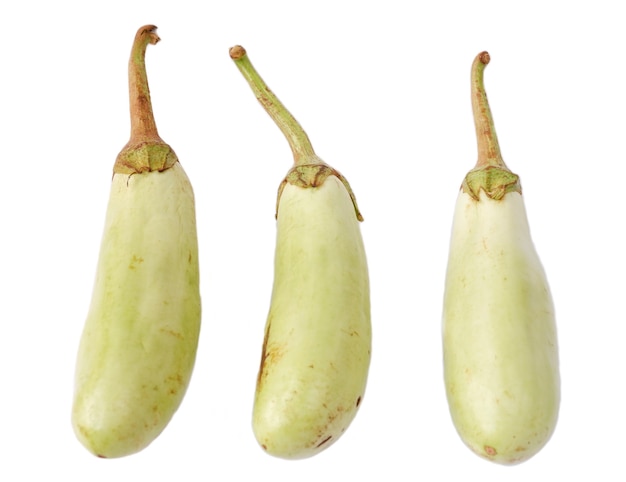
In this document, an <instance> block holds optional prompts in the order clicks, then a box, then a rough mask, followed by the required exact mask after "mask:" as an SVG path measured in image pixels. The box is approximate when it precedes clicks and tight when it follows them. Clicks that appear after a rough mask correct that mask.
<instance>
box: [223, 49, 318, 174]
mask: <svg viewBox="0 0 626 482" xmlns="http://www.w3.org/2000/svg"><path fill="white" fill-rule="evenodd" d="M229 53H230V58H231V59H233V60H234V61H235V65H237V68H238V69H239V71H240V72H241V73H242V74H243V76H244V78H245V79H246V80H247V82H248V84H249V85H250V88H251V89H252V91H253V92H254V95H255V96H256V98H257V100H258V101H259V102H260V103H261V105H262V106H263V108H264V109H265V111H266V112H267V113H268V114H269V115H270V117H271V118H272V119H273V120H274V122H275V123H276V125H277V126H278V127H279V129H280V130H281V131H282V133H283V134H284V136H285V137H286V138H287V142H289V147H291V152H292V153H293V159H294V163H295V165H296V166H302V165H305V164H323V161H322V160H321V159H319V158H318V157H317V155H316V154H315V151H314V150H313V146H312V145H311V141H310V140H309V137H308V136H307V135H306V132H304V129H302V126H300V124H299V123H298V121H297V120H296V119H295V118H294V117H293V116H292V115H291V113H290V112H289V111H288V110H287V108H286V107H285V106H284V105H283V103H282V102H281V101H280V100H279V99H278V97H276V96H275V95H274V93H273V92H272V91H271V90H270V88H269V87H268V86H267V84H266V83H265V81H264V80H263V79H262V78H261V76H260V75H259V73H258V72H257V71H256V69H255V68H254V66H253V65H252V63H251V62H250V59H249V58H248V54H247V53H246V50H245V49H244V48H243V47H242V46H241V45H236V46H235V47H232V48H231V49H230V52H229Z"/></svg>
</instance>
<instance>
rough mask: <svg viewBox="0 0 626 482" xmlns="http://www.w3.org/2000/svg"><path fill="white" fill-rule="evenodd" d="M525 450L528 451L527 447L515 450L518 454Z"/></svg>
mask: <svg viewBox="0 0 626 482" xmlns="http://www.w3.org/2000/svg"><path fill="white" fill-rule="evenodd" d="M524 450H526V447H516V449H515V451H516V452H523V451H524Z"/></svg>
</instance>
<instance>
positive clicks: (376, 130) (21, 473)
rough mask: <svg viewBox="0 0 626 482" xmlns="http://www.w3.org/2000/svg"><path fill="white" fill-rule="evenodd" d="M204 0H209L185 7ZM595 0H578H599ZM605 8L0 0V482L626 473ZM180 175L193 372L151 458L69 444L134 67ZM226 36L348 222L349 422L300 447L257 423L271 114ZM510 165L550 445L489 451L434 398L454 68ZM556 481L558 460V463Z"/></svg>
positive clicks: (611, 64) (467, 164) (457, 82)
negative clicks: (354, 267)
mask: <svg viewBox="0 0 626 482" xmlns="http://www.w3.org/2000/svg"><path fill="white" fill-rule="evenodd" d="M201 5H203V6H201ZM591 5H593V6H591ZM618 5H619V2H608V1H599V0H596V1H595V2H593V3H592V2H578V1H570V2H565V1H563V2H556V1H552V2H550V1H545V0H544V1H539V2H538V1H531V0H529V1H526V2H520V3H514V2H501V1H493V2H487V1H458V2H452V1H437V2H435V1H431V2H410V1H399V0H385V1H384V2H383V1H378V2H373V1H360V2H356V1H355V2H348V1H339V0H332V1H326V0H316V1H315V2H305V1H301V2H298V1H276V0H266V1H253V0H241V1H238V2H235V1H232V2H229V1H213V2H190V1H184V0H177V1H175V2H173V1H156V0H152V1H135V2H130V1H124V2H117V1H107V2H78V1H76V2H70V1H64V0H57V1H54V2H52V1H51V2H47V1H43V0H42V1H30V2H29V1H22V2H3V3H2V7H0V58H1V62H0V147H1V149H0V162H1V165H2V171H1V172H2V174H1V179H2V181H1V187H0V212H1V221H0V226H2V227H1V228H0V229H1V231H0V236H1V237H0V323H1V325H0V326H1V330H0V480H3V481H4V480H6V481H14V480H15V481H22V480H48V479H51V478H59V480H66V481H79V480H89V481H92V482H95V481H100V480H102V481H105V480H106V481H111V480H115V481H134V480H157V479H158V480H166V479H167V480H185V481H195V480H220V481H241V480H251V479H254V480H262V481H265V480H268V481H270V480H271V481H272V482H277V481H283V480H291V481H293V480H297V481H300V482H304V481H313V480H315V481H319V480H325V481H335V480H337V481H339V480H389V481H403V480H433V481H437V480H453V477H463V478H470V479H481V480H482V481H483V482H486V481H494V480H503V479H505V480H507V481H521V480H524V481H527V480H535V481H543V480H546V481H548V480H550V481H552V480H565V479H568V480H569V479H570V478H571V477H572V476H579V477H582V478H583V480H602V481H611V480H624V479H623V478H624V473H625V472H626V469H624V465H623V456H624V450H623V446H624V437H623V434H624V431H625V430H626V410H625V409H624V407H625V406H626V390H625V389H624V383H625V382H624V370H625V368H626V350H625V349H624V346H625V345H624V339H625V335H626V329H625V322H626V318H625V316H624V299H625V298H626V293H625V284H624V279H623V276H622V273H623V271H624V268H625V267H626V257H625V256H624V250H625V248H626V235H625V234H624V230H623V226H624V224H625V216H624V195H623V189H624V187H623V182H624V175H625V174H626V167H625V164H626V159H625V156H624V151H625V143H624V139H625V138H626V122H625V112H626V96H625V91H626V68H625V65H626V29H625V28H624V25H625V23H624V15H623V14H621V12H622V10H621V9H619V8H618ZM148 23H152V24H156V25H157V26H158V27H159V30H158V33H159V35H160V37H161V39H162V41H161V42H160V43H159V44H158V45H157V46H149V47H148V51H147V68H148V77H149V82H150V88H151V92H152V100H153V105H154V111H155V115H156V120H157V125H158V127H159V132H160V134H161V136H162V137H163V139H164V140H165V141H166V142H168V143H169V144H170V145H171V146H172V147H173V148H174V149H175V150H176V152H177V154H178V156H179V158H180V161H181V163H182V165H183V167H184V168H185V170H186V172H187V174H188V175H189V177H190V178H191V181H192V183H193V185H194V188H195V192H196V201H197V215H198V230H199V242H200V250H201V252H200V257H201V292H202V299H203V327H202V333H201V338H200V346H199V351H198V357H197V362H196V368H195V371H194V375H193V378H192V381H191V385H190V387H189V390H188V392H187V395H186V397H185V400H184V401H183V404H182V405H181V407H180V409H179V411H178V412H177V414H176V415H175V417H174V419H173V420H172V422H171V423H170V424H169V426H168V427H167V428H166V430H165V431H164V432H163V433H162V435H161V436H160V437H159V438H158V439H157V440H156V441H155V442H154V443H153V444H152V445H150V446H149V447H148V448H147V449H145V450H144V451H142V452H140V453H138V454H136V455H132V456H129V457H126V458H122V459H116V460H102V459H97V458H96V457H94V456H92V455H91V454H89V453H88V452H87V451H86V450H85V449H84V448H83V447H82V446H81V445H80V443H79V442H78V441H77V440H76V438H75V436H74V434H73V432H72V428H71V424H70V411H71V402H72V390H73V370H74V362H75V355H76V349H77V345H78V341H79V337H80V334H81V330H82V325H83V322H84V318H85V315H86V313H87V308H88V305H89V301H90V297H91V289H92V282H93V278H94V275H95V266H96V260H97V256H98V250H99V243H100V236H101V234H102V227H103V223H104V214H105V208H106V203H107V200H108V194H109V184H110V179H111V169H112V165H113V162H114V160H115V157H116V155H117V153H118V152H119V150H120V149H121V148H122V146H123V145H124V144H125V143H126V141H127V140H128V135H129V116H128V94H127V77H126V74H127V71H126V68H127V61H128V56H129V53H130V48H131V44H132V40H133V38H134V35H135V32H136V30H137V29H138V28H139V27H140V26H142V25H144V24H148ZM235 44H241V45H243V46H244V47H246V49H247V50H248V53H249V55H250V58H251V60H252V62H253V63H254V65H255V66H256V67H257V69H258V70H259V71H260V73H261V75H262V76H263V77H264V78H265V80H266V81H267V82H268V84H269V85H270V87H271V88H272V90H273V91H274V92H275V93H276V94H277V95H278V96H279V97H280V98H281V100H282V101H283V102H284V103H285V104H286V106H287V107H288V108H289V109H290V111H291V112H292V113H293V114H294V115H295V117H296V118H297V119H298V120H299V121H300V123H301V124H302V125H303V127H304V128H305V129H306V131H307V133H308V134H309V137H310V138H311V140H312V142H313V145H314V147H315V148H316V151H317V153H318V154H319V155H320V157H322V158H323V159H324V160H325V161H327V162H328V163H329V164H331V165H333V166H334V167H336V168H338V169H339V170H340V171H341V172H342V173H343V174H345V175H346V177H347V178H348V179H349V181H350V183H351V185H352V187H353V189H354V191H355V193H356V195H357V198H358V201H359V205H360V208H361V211H362V213H363V215H364V217H365V221H364V223H363V224H362V232H363V237H364V240H365V245H366V249H367V254H368V259H369V266H370V276H371V285H372V300H371V301H372V315H373V319H372V322H373V329H374V341H373V358H372V363H371V370H370V377H369V383H368V390H367V393H366V396H365V399H364V401H363V404H362V405H361V409H360V411H359V413H358V415H357V417H356V419H355V420H354V422H353V424H352V425H351V426H350V428H349V430H348V431H347V432H346V433H345V435H344V436H343V437H342V438H341V439H340V440H339V441H338V442H337V443H336V444H335V445H333V446H332V447H331V448H329V449H328V450H327V451H325V452H323V453H321V454H320V455H318V456H316V457H314V458H311V459H307V460H301V461H283V460H280V459H275V458H272V457H270V456H268V455H266V454H265V453H264V452H263V451H262V450H261V449H260V448H259V447H258V446H257V443H256V441H255V439H254V437H253V434H252V430H251V422H250V419H251V409H252V399H253V393H254V384H255V378H256V373H257V369H258V363H259V359H260V350H261V342H262V336H263V326H264V324H265V316H266V313H267V309H268V306H269V297H270V291H271V283H272V262H273V249H274V241H275V239H274V236H275V221H274V203H275V195H276V189H277V187H278V184H279V182H280V181H281V179H282V177H283V176H284V174H285V173H286V171H287V170H288V168H289V167H290V165H291V162H292V160H291V152H290V150H289V147H288V145H287V143H286V141H285V140H284V138H283V137H282V134H281V133H280V131H279V130H278V129H277V128H276V126H275V125H274V124H273V123H272V121H271V119H270V118H269V117H268V116H267V115H266V114H265V112H263V110H262V108H261V107H260V106H259V105H258V103H257V101H256V100H255V98H254V96H253V95H252V93H251V91H250V90H249V88H248V86H247V84H246V83H245V81H244V79H243V78H242V77H241V75H240V73H239V72H238V70H237V68H236V67H235V66H234V65H233V64H232V61H231V60H230V58H229V55H228V49H229V47H231V46H233V45H235ZM482 50H488V51H489V53H490V54H491V63H490V65H489V66H488V67H487V69H486V71H485V85H486V88H487V92H488V95H489V100H490V103H491V107H492V110H493V114H494V118H495V122H496V128H497V131H498V135H499V139H500V144H501V148H502V152H503V155H504V159H505V161H506V162H507V163H508V165H509V167H510V168H511V169H512V170H513V171H514V172H517V173H518V174H520V176H521V180H522V184H523V187H524V196H525V199H526V206H527V210H528V216H529V220H530V224H531V229H532V233H533V238H534V241H535V245H536V247H537V250H538V251H539V254H540V256H541V258H542V261H543V264H544V267H545V269H546V272H547V274H548V278H549V280H550V283H551V286H552V292H553V297H554V301H555V306H556V312H557V323H558V329H559V342H560V355H561V375H562V404H561V412H560V419H559V423H558V426H557V429H556V432H555V433H554V436H553V437H552V439H551V441H550V442H549V443H548V445H546V447H545V448H544V449H543V450H542V451H541V452H540V453H539V454H538V455H537V456H535V457H534V458H533V459H531V460H530V461H528V462H526V463H524V464H521V465H518V466H515V467H503V466H499V465H495V464H492V463H490V462H487V461H485V460H482V459H480V458H478V457H477V456H475V455H474V454H473V453H471V452H470V451H469V450H468V449H467V448H466V447H465V446H464V445H463V444H462V442H461V441H460V439H459V437H458V436H457V434H456V432H455V430H454V427H453V425H452V422H451V420H450V417H449V414H448V408H447V404H446V399H445V393H444V387H443V376H442V362H441V357H442V355H441V338H440V330H441V326H440V325H441V308H442V306H441V305H442V292H443V281H444V274H445V269H446V261H447V248H448V240H449V234H450V226H451V220H452V212H453V207H454V202H455V199H456V196H457V192H458V187H459V185H460V183H461V180H462V179H463V177H464V175H465V173H466V171H467V170H469V169H470V168H472V167H473V164H474V162H475V160H476V144H475V138H474V126H473V121H472V117H471V105H470V95H469V86H470V83H469V72H470V65H471V63H472V60H473V59H474V57H475V55H476V54H478V53H479V52H480V51H482ZM555 477H556V478H558V479H555Z"/></svg>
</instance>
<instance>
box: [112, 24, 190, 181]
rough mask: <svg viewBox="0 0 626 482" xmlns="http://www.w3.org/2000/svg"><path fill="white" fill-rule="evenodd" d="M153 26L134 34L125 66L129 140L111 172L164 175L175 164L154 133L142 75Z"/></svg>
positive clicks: (152, 39) (145, 79)
mask: <svg viewBox="0 0 626 482" xmlns="http://www.w3.org/2000/svg"><path fill="white" fill-rule="evenodd" d="M156 29H157V28H156V27H155V26H154V25H145V26H143V27H141V28H140V29H139V30H138V31H137V35H136V36H135V41H134V42H133V47H132V50H131V54H130V60H129V62H128V92H129V96H130V140H129V141H128V143H127V144H126V146H124V148H123V149H122V151H121V152H120V153H119V154H118V156H117V160H116V161H115V165H114V166H113V172H114V173H117V174H137V173H142V172H151V171H159V172H161V171H165V170H166V169H169V168H170V167H172V166H173V165H174V164H176V163H177V162H178V157H177V156H176V154H175V153H174V151H173V150H172V148H171V147H170V146H169V145H167V144H166V143H165V142H163V140H162V139H161V137H159V133H158V131H157V127H156V122H155V121H154V113H153V112H152V101H151V99H150V89H149V87H148V75H147V73H146V48H147V46H148V44H152V45H155V44H156V43H157V42H159V40H161V39H160V38H159V36H158V35H157V33H156Z"/></svg>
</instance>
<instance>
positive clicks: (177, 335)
mask: <svg viewBox="0 0 626 482" xmlns="http://www.w3.org/2000/svg"><path fill="white" fill-rule="evenodd" d="M160 331H161V333H165V334H167V335H171V336H173V337H174V338H178V339H179V340H182V339H184V336H183V335H181V334H180V333H179V332H177V331H174V330H172V329H170V328H161V330H160Z"/></svg>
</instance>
